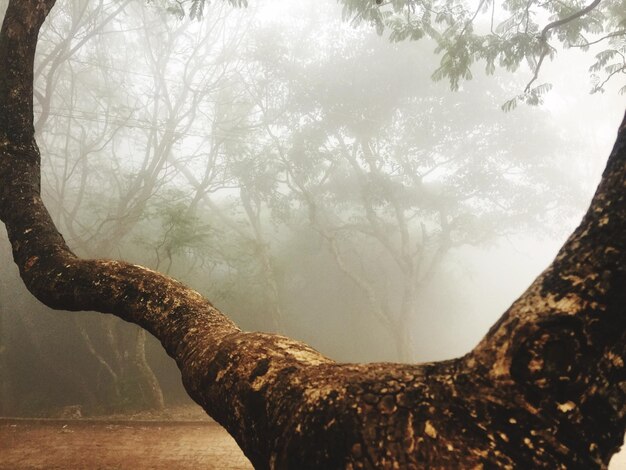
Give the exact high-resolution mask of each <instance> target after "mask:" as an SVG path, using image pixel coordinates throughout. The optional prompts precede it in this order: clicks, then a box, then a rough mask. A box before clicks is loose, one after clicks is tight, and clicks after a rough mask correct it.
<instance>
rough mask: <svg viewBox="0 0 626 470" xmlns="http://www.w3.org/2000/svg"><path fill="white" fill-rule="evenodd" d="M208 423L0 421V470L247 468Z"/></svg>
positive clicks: (238, 452)
mask: <svg viewBox="0 0 626 470" xmlns="http://www.w3.org/2000/svg"><path fill="white" fill-rule="evenodd" d="M251 468H252V466H251V465H250V462H249V461H248V460H247V459H246V458H245V456H244V455H243V454H242V452H241V450H240V449H239V448H238V447H237V444H236V443H235V441H234V440H233V439H232V438H231V437H230V436H229V435H228V434H227V433H226V431H224V429H223V428H222V427H220V426H219V425H217V424H216V423H214V422H211V421H205V422H201V421H195V422H191V421H188V422H181V421H179V422H166V421H163V422H159V421H143V422H141V421H127V422H123V421H111V420H109V421H107V420H97V421H96V420H16V419H0V469H2V470H9V469H10V470H22V469H46V470H49V469H50V470H51V469H72V470H74V469H89V470H96V469H107V470H108V469H133V470H135V469H155V470H159V469H168V470H169V469H194V470H195V469H219V470H231V469H233V470H234V469H251Z"/></svg>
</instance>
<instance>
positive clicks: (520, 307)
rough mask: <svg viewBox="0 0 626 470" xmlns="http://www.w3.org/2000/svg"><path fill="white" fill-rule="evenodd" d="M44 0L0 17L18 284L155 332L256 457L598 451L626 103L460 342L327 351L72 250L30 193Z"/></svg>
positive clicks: (366, 463)
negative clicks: (382, 359) (495, 307)
mask: <svg viewBox="0 0 626 470" xmlns="http://www.w3.org/2000/svg"><path fill="white" fill-rule="evenodd" d="M53 4H54V0H12V1H11V2H10V4H9V7H8V10H7V13H6V17H5V21H4V24H3V27H2V31H1V33H0V61H1V62H0V63H2V64H3V65H4V67H3V68H2V69H0V218H1V219H2V220H3V222H4V223H5V224H6V227H7V232H8V234H9V238H10V240H11V244H12V248H13V254H14V259H15V262H16V263H17V265H18V267H19V269H20V274H21V276H22V278H23V280H24V282H25V284H26V286H27V287H28V288H29V290H30V291H31V292H32V293H33V294H34V295H35V296H37V298H39V299H40V300H41V301H42V302H44V303H46V304H47V305H49V306H51V307H53V308H58V309H65V310H96V311H99V312H103V313H112V314H115V315H117V316H118V317H120V318H123V319H124V320H126V321H130V322H133V323H136V324H138V325H140V326H142V327H143V328H145V329H146V330H148V331H149V332H150V333H152V334H153V335H155V336H156V337H157V338H158V339H159V340H160V341H161V343H162V344H163V346H164V348H165V349H166V351H167V352H168V354H170V355H171V356H172V357H173V358H174V359H175V360H176V361H177V364H178V366H179V368H180V370H181V373H182V377H183V381H184V384H185V386H186V388H187V390H188V392H189V394H190V395H191V397H192V398H193V399H194V400H195V401H196V402H198V403H199V404H200V405H202V406H203V408H204V409H205V410H206V411H207V412H208V413H209V414H210V415H211V416H212V417H213V418H215V419H216V420H217V421H218V422H220V423H221V424H222V425H224V426H225V427H226V429H227V430H228V431H229V432H230V433H231V434H232V435H233V436H234V437H235V439H236V440H237V442H238V443H239V445H240V446H241V448H242V449H243V451H244V452H245V454H246V455H247V456H248V457H249V458H250V460H251V461H252V463H253V464H254V465H255V467H256V468H329V469H330V468H374V467H376V468H398V467H400V468H424V467H427V468H474V467H481V466H483V467H484V466H488V467H494V466H495V467H498V468H506V467H512V466H516V467H518V468H549V469H554V468H606V466H607V465H608V461H609V459H610V457H611V455H612V454H613V453H614V452H615V451H616V450H617V449H618V447H619V445H620V444H621V442H622V438H623V434H624V429H625V425H626V406H624V405H625V404H626V400H625V397H624V393H625V392H624V384H625V383H626V373H625V370H626V369H625V367H624V361H625V360H626V350H625V349H626V338H625V335H626V315H625V314H624V305H625V304H626V271H625V270H626V255H625V254H626V246H625V245H626V237H624V233H625V229H626V201H625V195H626V191H625V183H626V121H625V123H623V124H622V126H621V128H620V131H619V134H618V138H617V142H616V144H615V147H614V150H613V153H612V154H611V156H610V158H609V162H608V164H607V168H606V170H605V172H604V175H603V179H602V182H601V184H600V186H599V188H598V191H597V193H596V195H595V197H594V199H593V201H592V204H591V207H590V209H589V212H588V213H587V215H586V216H585V218H584V219H583V221H582V223H581V225H580V226H579V228H578V229H576V231H575V232H574V234H573V235H572V236H571V237H570V239H569V240H568V241H567V243H566V244H565V245H564V247H563V248H562V250H561V251H560V253H559V255H558V256H557V258H556V260H555V261H554V263H553V264H552V266H550V267H549V268H548V269H547V270H546V271H545V272H544V273H543V274H542V275H541V276H540V277H539V278H538V279H537V280H536V281H535V282H534V283H533V285H532V286H531V287H530V288H529V289H528V291H527V292H526V293H524V294H523V295H522V296H521V297H520V299H518V300H517V301H516V302H515V303H514V304H513V305H512V306H511V308H510V309H509V310H508V311H507V312H506V313H505V314H504V316H503V317H502V318H501V319H500V320H499V321H498V322H497V323H496V324H495V325H494V326H493V328H492V329H491V331H490V332H489V333H488V334H487V336H486V337H485V338H484V339H483V340H482V341H481V343H480V344H479V345H478V346H477V347H476V348H475V349H474V350H473V351H472V352H470V353H468V354H467V355H466V356H464V357H462V358H458V359H455V360H451V361H444V362H439V363H432V364H422V365H405V364H337V363H335V362H333V361H331V360H330V359H327V358H325V357H324V356H322V355H321V354H320V353H318V352H317V351H315V350H313V349H311V348H310V347H308V346H306V345H304V344H302V343H299V342H296V341H293V340H290V339H288V338H285V337H282V336H278V335H269V334H263V333H245V332H242V331H241V330H239V328H237V326H236V325H234V324H233V322H231V321H230V320H229V319H228V318H227V317H226V316H225V315H223V314H222V313H221V312H219V311H218V310H217V309H215V308H214V307H213V306H212V305H211V304H210V302H209V301H208V300H206V299H204V298H203V297H202V296H201V295H200V294H198V293H197V292H195V291H193V290H191V289H189V288H187V287H185V286H183V285H182V284H180V283H179V282H177V281H175V280H173V279H171V278H169V277H167V276H164V275H162V274H159V273H156V272H154V271H151V270H149V269H146V268H143V267H141V266H136V265H132V264H128V263H124V262H121V261H110V260H93V259H79V258H77V257H76V256H75V255H74V254H73V253H72V251H71V250H70V249H69V248H68V246H67V245H66V243H65V241H64V240H63V237H62V236H61V235H60V234H59V233H58V231H57V230H56V228H55V226H54V224H53V222H52V220H51V218H50V216H49V214H48V212H47V210H46V208H45V207H44V205H43V203H42V200H41V197H40V194H39V177H40V176H39V171H40V163H39V159H40V155H39V151H38V148H37V145H36V142H35V140H34V131H33V121H32V98H33V89H32V76H33V73H32V64H33V57H34V53H35V46H36V41H37V33H38V30H39V27H40V26H41V24H42V23H43V21H44V19H45V17H46V15H47V13H48V11H49V10H50V8H51V7H52V5H53Z"/></svg>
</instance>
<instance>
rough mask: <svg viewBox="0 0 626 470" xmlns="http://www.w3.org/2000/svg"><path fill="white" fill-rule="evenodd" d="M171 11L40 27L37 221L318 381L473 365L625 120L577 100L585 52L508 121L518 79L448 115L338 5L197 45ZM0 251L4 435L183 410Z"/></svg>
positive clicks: (284, 13)
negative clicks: (48, 221) (195, 296)
mask: <svg viewBox="0 0 626 470" xmlns="http://www.w3.org/2000/svg"><path fill="white" fill-rule="evenodd" d="M167 5H169V3H167V4H166V2H164V1H163V2H161V1H158V0H155V1H151V2H144V1H137V0H107V1H105V0H73V1H70V2H59V4H58V5H57V6H56V7H55V9H54V10H53V12H52V14H51V15H50V17H49V19H48V21H47V23H46V25H45V27H44V28H43V30H42V33H41V36H40V42H39V46H38V56H37V62H36V65H35V77H36V92H35V109H36V112H35V126H36V130H37V135H38V142H39V146H40V148H41V152H42V165H43V169H42V185H43V195H44V200H45V202H46V205H47V207H48V209H49V210H50V212H51V213H52V216H53V218H54V220H55V222H56V223H57V225H58V228H59V229H60V231H61V233H63V234H64V236H65V238H66V240H67V241H68V244H69V245H70V247H72V249H73V250H75V252H76V253H77V254H78V255H80V256H83V257H91V258H103V257H106V258H120V259H125V260H128V261H131V262H133V263H138V264H141V265H144V266H147V267H149V268H152V269H155V270H159V271H161V272H164V273H167V274H169V275H171V276H173V277H175V278H177V279H179V280H181V281H182V282H184V283H186V284H188V285H190V286H192V287H193V288H195V289H197V290H198V291H199V292H200V293H202V294H203V295H205V296H206V297H207V298H209V299H210V300H211V301H212V302H213V303H214V304H215V305H216V306H217V307H218V308H220V309H221V310H223V311H224V312H225V313H226V314H227V315H229V316H230V317H231V318H232V319H233V320H234V321H235V322H237V323H238V324H239V325H240V327H242V328H243V329H245V330H259V331H268V332H279V333H281V334H284V335H286V336H290V337H293V338H297V339H299V340H302V341H304V342H306V343H308V344H310V345H312V346H313V347H315V348H316V349H318V350H319V351H321V352H322V353H323V354H325V355H328V356H330V357H332V358H334V359H336V360H338V361H359V362H363V361H411V362H423V361H433V360H440V359H446V358H452V357H454V356H458V355H461V354H464V353H465V352H467V351H469V350H470V349H471V348H472V347H473V346H474V345H475V344H476V343H477V342H478V341H479V340H480V339H481V337H482V336H483V335H484V334H485V333H486V332H487V330H488V328H489V327H490V326H491V324H493V323H494V322H495V320H497V318H498V317H499V316H500V315H501V314H502V313H503V312H504V310H505V309H506V308H507V307H508V305H510V304H511V303H512V302H513V301H514V300H515V298H516V297H517V296H518V295H520V294H521V293H522V292H523V291H524V289H525V288H526V287H527V286H528V285H529V284H530V282H531V281H532V280H533V279H534V278H535V276H537V275H538V274H539V272H541V270H542V269H544V268H545V267H546V266H547V265H548V264H549V263H550V262H551V260H552V258H553V257H554V255H555V254H556V251H557V250H558V248H559V247H560V245H561V244H562V243H563V241H564V240H565V238H566V237H567V236H568V235H569V233H570V232H571V231H572V230H573V228H574V227H575V226H576V225H577V223H578V222H579V220H580V218H581V216H582V214H583V213H584V212H585V210H586V207H587V204H588V202H589V200H590V198H591V196H592V194H593V191H594V190H595V186H596V184H597V182H598V180H599V177H600V173H601V171H602V169H603V166H604V163H605V161H606V158H607V157H608V154H609V152H610V149H611V146H612V144H613V139H614V136H615V134H616V130H617V125H618V124H619V122H620V118H621V116H622V113H623V109H624V104H626V100H625V99H624V97H623V96H620V95H618V94H617V93H616V90H617V88H618V84H617V83H616V84H614V85H611V84H610V83H609V85H608V91H607V92H606V93H604V94H599V93H597V94H594V95H589V94H588V91H589V89H590V88H591V86H590V77H589V74H588V72H587V69H588V67H589V65H590V64H591V62H592V57H593V53H592V52H588V53H582V52H580V51H570V50H568V51H560V52H559V57H558V60H557V61H555V62H554V63H549V64H545V65H544V67H543V69H542V74H543V77H544V79H545V80H547V81H550V82H552V83H553V84H554V89H553V90H552V92H550V93H549V94H548V95H547V96H546V97H545V103H544V104H543V105H541V106H538V107H528V106H520V107H518V108H517V109H515V110H514V111H512V112H508V113H504V112H503V111H502V110H501V109H500V107H501V105H502V104H503V103H505V102H506V101H507V100H508V99H510V98H511V97H512V96H515V95H516V94H518V93H520V91H521V90H522V89H523V87H524V85H525V84H526V83H527V82H528V79H529V78H530V76H531V73H530V71H529V70H528V69H524V68H521V69H520V70H518V71H517V72H515V73H506V72H502V71H496V73H495V75H493V76H489V77H487V76H486V75H485V74H484V73H482V72H481V71H480V70H476V71H475V76H474V77H473V79H472V80H471V81H468V82H465V83H463V84H462V85H461V89H460V90H459V91H457V92H451V91H450V90H449V86H448V84H447V83H444V82H433V81H432V79H431V74H432V72H433V70H434V69H435V68H436V67H437V64H438V62H439V59H438V57H437V56H436V55H435V54H434V53H433V49H434V45H433V44H432V43H430V42H429V41H428V40H421V41H419V42H402V43H391V42H390V41H389V40H388V38H387V37H385V35H383V36H379V35H378V34H377V33H376V31H375V30H374V29H373V28H371V27H369V26H365V25H361V26H354V25H351V24H350V23H349V22H346V21H343V20H342V15H341V8H340V6H339V5H337V4H336V1H335V0H300V1H298V2H292V1H289V0H257V1H254V2H251V5H250V6H249V7H248V8H246V9H234V8H232V7H230V6H228V5H223V4H221V3H220V2H215V3H214V4H212V5H210V6H207V9H206V10H205V12H204V18H203V19H202V20H201V21H195V20H190V19H189V18H181V17H180V16H179V15H178V14H177V12H176V11H175V10H174V11H171V10H168V9H167V8H166V6H167ZM0 6H1V7H2V9H1V10H0V12H3V11H4V7H5V6H6V1H4V2H0ZM170 6H171V5H170ZM1 237H2V239H1V240H0V256H2V260H3V262H2V263H1V265H0V415H4V416H54V415H55V413H59V412H60V410H63V409H64V408H65V407H67V406H74V405H79V406H80V407H81V410H82V414H83V415H97V414H107V413H120V412H129V411H135V410H142V409H161V408H163V407H167V406H171V405H176V404H180V403H186V402H187V401H188V398H187V397H186V394H185V392H184V390H183V388H182V385H181V383H180V376H179V373H178V370H177V369H176V367H175V364H174V363H173V361H172V360H171V359H169V358H168V357H167V356H166V355H165V353H164V352H163V350H162V348H161V346H160V345H159V344H158V342H157V341H156V340H155V339H154V338H153V337H151V336H149V335H146V333H145V332H143V330H140V329H139V328H137V327H135V326H133V325H130V324H126V323H124V322H123V321H121V320H119V319H117V318H114V317H112V316H110V315H102V314H92V313H69V312H56V311H52V310H49V309H48V308H46V307H44V306H42V305H40V304H39V303H38V302H37V301H36V300H35V299H34V298H33V297H32V296H31V295H30V294H29V293H28V292H27V291H26V290H25V288H24V286H23V284H22V282H21V280H20V279H19V275H18V271H17V268H16V266H15V265H14V264H13V262H12V257H11V252H10V246H9V243H8V241H7V240H6V233H5V232H4V231H2V235H1Z"/></svg>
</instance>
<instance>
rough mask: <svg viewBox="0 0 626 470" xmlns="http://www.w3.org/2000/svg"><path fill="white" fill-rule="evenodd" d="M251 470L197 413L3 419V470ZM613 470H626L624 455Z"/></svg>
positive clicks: (220, 430) (229, 440)
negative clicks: (86, 417)
mask: <svg viewBox="0 0 626 470" xmlns="http://www.w3.org/2000/svg"><path fill="white" fill-rule="evenodd" d="M26 469H29V470H30V469H46V470H48V469H50V470H53V469H55V470H56V469H71V470H82V469H89V470H104V469H106V470H110V469H119V470H126V469H132V470H135V469H137V470H141V469H154V470H164V469H168V470H170V469H181V470H191V469H194V470H196V469H209V470H212V469H214V470H235V469H236V470H240V469H241V470H244V469H246V470H248V469H252V465H251V464H250V462H249V461H248V460H247V459H246V458H245V456H244V455H243V453H242V452H241V450H240V449H239V447H237V444H236V443H235V441H234V440H233V439H232V437H230V436H229V435H228V433H227V432H226V431H225V430H224V429H223V428H222V427H221V426H219V425H218V424H217V423H215V422H214V421H212V420H211V419H210V418H209V417H208V416H206V414H204V412H203V411H202V410H201V409H200V408H199V407H184V408H177V409H173V410H165V411H164V412H160V413H154V412H144V413H138V414H133V415H113V416H101V417H93V418H88V419H84V418H75V419H68V418H52V419H45V418H0V470H26ZM609 469H610V470H626V452H621V453H619V454H618V455H616V456H615V458H614V459H613V460H612V461H611V464H610V465H609Z"/></svg>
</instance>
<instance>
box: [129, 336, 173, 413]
mask: <svg viewBox="0 0 626 470" xmlns="http://www.w3.org/2000/svg"><path fill="white" fill-rule="evenodd" d="M134 358H135V366H136V367H137V370H138V371H139V374H140V376H141V379H142V385H143V386H142V387H141V392H142V395H143V398H144V403H145V405H146V406H147V407H148V408H149V409H155V410H162V409H163V408H165V401H164V400H163V392H162V391H161V385H160V384H159V380H158V379H157V378H156V375H154V372H152V368H151V367H150V365H149V364H148V360H147V358H146V331H145V330H138V331H137V339H136V342H135V355H134Z"/></svg>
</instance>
